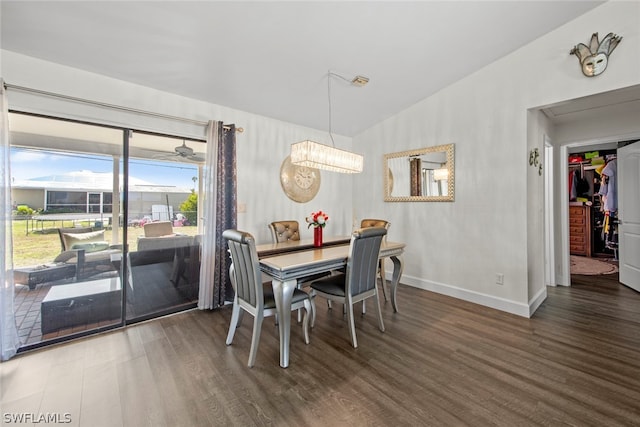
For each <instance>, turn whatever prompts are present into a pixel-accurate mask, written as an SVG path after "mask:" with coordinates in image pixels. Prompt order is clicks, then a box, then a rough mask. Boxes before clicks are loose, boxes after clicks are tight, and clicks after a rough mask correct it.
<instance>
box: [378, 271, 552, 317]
mask: <svg viewBox="0 0 640 427" xmlns="http://www.w3.org/2000/svg"><path fill="white" fill-rule="evenodd" d="M387 280H391V274H388V275H387ZM401 283H402V284H403V285H408V286H413V287H414V288H419V289H424V290H427V291H431V292H436V293H438V294H442V295H447V296H450V297H453V298H458V299H461V300H464V301H468V302H472V303H475V304H480V305H483V306H485V307H490V308H495V309H496V310H500V311H505V312H507V313H511V314H515V315H517V316H522V317H527V318H529V317H531V315H532V314H533V313H534V312H535V311H536V309H537V308H538V307H539V306H540V304H542V302H543V301H544V300H545V298H546V297H547V289H546V288H544V289H542V290H541V291H540V292H538V294H536V296H535V297H534V298H532V299H531V300H530V301H529V303H528V304H522V303H519V302H516V301H511V300H508V299H504V298H499V297H495V296H493V295H487V294H482V293H480V292H475V291H470V290H468V289H463V288H458V287H456V286H451V285H446V284H444V283H438V282H434V281H431V280H425V279H420V278H417V277H412V276H408V275H406V274H403V275H402V279H401ZM399 309H400V310H402V307H399Z"/></svg>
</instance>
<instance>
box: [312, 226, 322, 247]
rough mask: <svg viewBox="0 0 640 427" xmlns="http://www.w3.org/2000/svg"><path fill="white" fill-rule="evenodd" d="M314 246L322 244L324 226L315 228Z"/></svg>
mask: <svg viewBox="0 0 640 427" xmlns="http://www.w3.org/2000/svg"><path fill="white" fill-rule="evenodd" d="M313 246H315V247H316V248H319V247H321V246H322V227H315V228H314V229H313Z"/></svg>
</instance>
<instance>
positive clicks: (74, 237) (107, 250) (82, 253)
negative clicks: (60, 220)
mask: <svg viewBox="0 0 640 427" xmlns="http://www.w3.org/2000/svg"><path fill="white" fill-rule="evenodd" d="M104 232H105V230H95V231H94V229H93V228H91V227H80V228H58V235H59V236H60V245H61V247H62V252H61V253H60V254H59V255H58V256H57V257H56V258H55V259H54V260H53V262H55V263H65V264H73V265H75V266H76V280H82V279H84V278H86V277H88V276H91V275H93V274H94V273H96V272H98V273H100V272H103V271H109V270H115V267H114V266H113V264H112V255H116V254H121V253H122V245H121V244H117V245H112V244H110V243H109V242H107V241H106V240H105V236H104ZM99 266H101V267H103V268H102V269H98V268H96V267H99Z"/></svg>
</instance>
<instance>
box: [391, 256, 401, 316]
mask: <svg viewBox="0 0 640 427" xmlns="http://www.w3.org/2000/svg"><path fill="white" fill-rule="evenodd" d="M390 258H391V261H393V275H392V276H391V305H392V306H393V311H394V312H396V313H397V312H398V302H397V300H396V291H397V289H398V283H399V282H400V277H401V276H402V268H403V263H402V257H400V256H396V255H394V256H391V257H390Z"/></svg>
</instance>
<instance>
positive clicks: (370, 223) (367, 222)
mask: <svg viewBox="0 0 640 427" xmlns="http://www.w3.org/2000/svg"><path fill="white" fill-rule="evenodd" d="M390 226H391V223H390V222H389V221H386V220H384V219H373V218H365V219H363V220H362V221H360V228H368V227H384V228H385V229H386V230H387V232H388V231H389V227H390ZM383 241H384V242H386V241H387V236H386V235H385V236H384V239H383ZM378 271H379V272H380V280H381V286H382V295H383V296H384V300H385V301H388V299H387V279H386V277H387V276H386V274H385V272H384V260H382V259H381V260H380V262H378Z"/></svg>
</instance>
